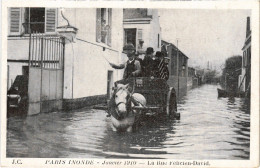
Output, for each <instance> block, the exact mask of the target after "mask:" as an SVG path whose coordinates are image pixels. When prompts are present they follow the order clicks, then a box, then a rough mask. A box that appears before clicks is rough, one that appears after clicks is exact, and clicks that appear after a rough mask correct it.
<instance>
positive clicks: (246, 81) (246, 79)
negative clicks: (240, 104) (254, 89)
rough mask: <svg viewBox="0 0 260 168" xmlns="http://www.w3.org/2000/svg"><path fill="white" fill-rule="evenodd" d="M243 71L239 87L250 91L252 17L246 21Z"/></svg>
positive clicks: (244, 90) (241, 89)
mask: <svg viewBox="0 0 260 168" xmlns="http://www.w3.org/2000/svg"><path fill="white" fill-rule="evenodd" d="M242 51H243V57H242V67H241V69H242V72H241V75H240V76H239V79H238V81H239V82H238V89H239V90H240V91H243V92H248V91H250V86H251V29H250V17H247V23H246V39H245V43H244V46H243V48H242Z"/></svg>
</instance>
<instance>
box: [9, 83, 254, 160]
mask: <svg viewBox="0 0 260 168" xmlns="http://www.w3.org/2000/svg"><path fill="white" fill-rule="evenodd" d="M248 104H249V103H248V102H247V101H246V100H245V99H243V98H218V97H217V85H203V86H201V87H198V88H194V89H192V90H190V91H188V93H187V95H185V96H183V97H182V99H181V100H179V103H178V111H179V112H180V114H181V119H180V120H169V119H168V120H167V119H163V118H162V119H155V118H149V119H148V120H147V121H146V122H144V123H143V125H142V127H141V128H140V129H139V130H138V131H137V132H135V133H116V132H113V131H112V128H111V121H110V118H107V117H106V113H105V111H103V110H94V109H84V110H77V111H73V112H58V113H42V114H39V115H35V116H28V117H25V118H21V117H12V118H9V119H8V130H7V157H32V158H38V157H43V158H146V159H151V158H161V159H163V158H165V159H230V160H231V159H249V156H250V153H249V146H250V144H249V142H250V112H249V105H248Z"/></svg>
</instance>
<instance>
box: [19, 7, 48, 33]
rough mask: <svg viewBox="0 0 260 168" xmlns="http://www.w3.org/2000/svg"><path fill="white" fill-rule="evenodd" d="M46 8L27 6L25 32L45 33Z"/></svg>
mask: <svg viewBox="0 0 260 168" xmlns="http://www.w3.org/2000/svg"><path fill="white" fill-rule="evenodd" d="M44 25H45V8H25V13H24V23H23V27H24V30H25V33H27V34H28V33H44Z"/></svg>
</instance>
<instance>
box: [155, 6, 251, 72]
mask: <svg viewBox="0 0 260 168" xmlns="http://www.w3.org/2000/svg"><path fill="white" fill-rule="evenodd" d="M158 13H159V16H160V25H161V33H162V40H165V41H167V42H171V43H173V44H174V45H177V40H178V48H179V49H180V50H181V51H182V52H183V53H184V54H186V56H188V57H189V66H191V67H195V66H200V67H201V68H206V67H207V64H208V61H209V64H210V67H211V65H212V68H213V69H214V68H215V67H216V70H220V69H221V67H222V68H223V66H224V65H223V64H224V63H225V60H226V59H227V58H228V57H231V56H233V55H241V56H242V50H241V49H242V47H243V45H244V42H245V38H246V18H247V17H248V16H249V17H250V16H251V11H250V10H234V9H233V10H224V9H222V10H220V9H218V10H214V9H211V10H208V9H207V10H206V9H163V10H162V9H159V10H158ZM221 65H222V66H221Z"/></svg>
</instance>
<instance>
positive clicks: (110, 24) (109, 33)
mask: <svg viewBox="0 0 260 168" xmlns="http://www.w3.org/2000/svg"><path fill="white" fill-rule="evenodd" d="M108 25H109V30H108V35H107V45H108V46H110V47H111V34H112V9H111V8H109V9H108Z"/></svg>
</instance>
